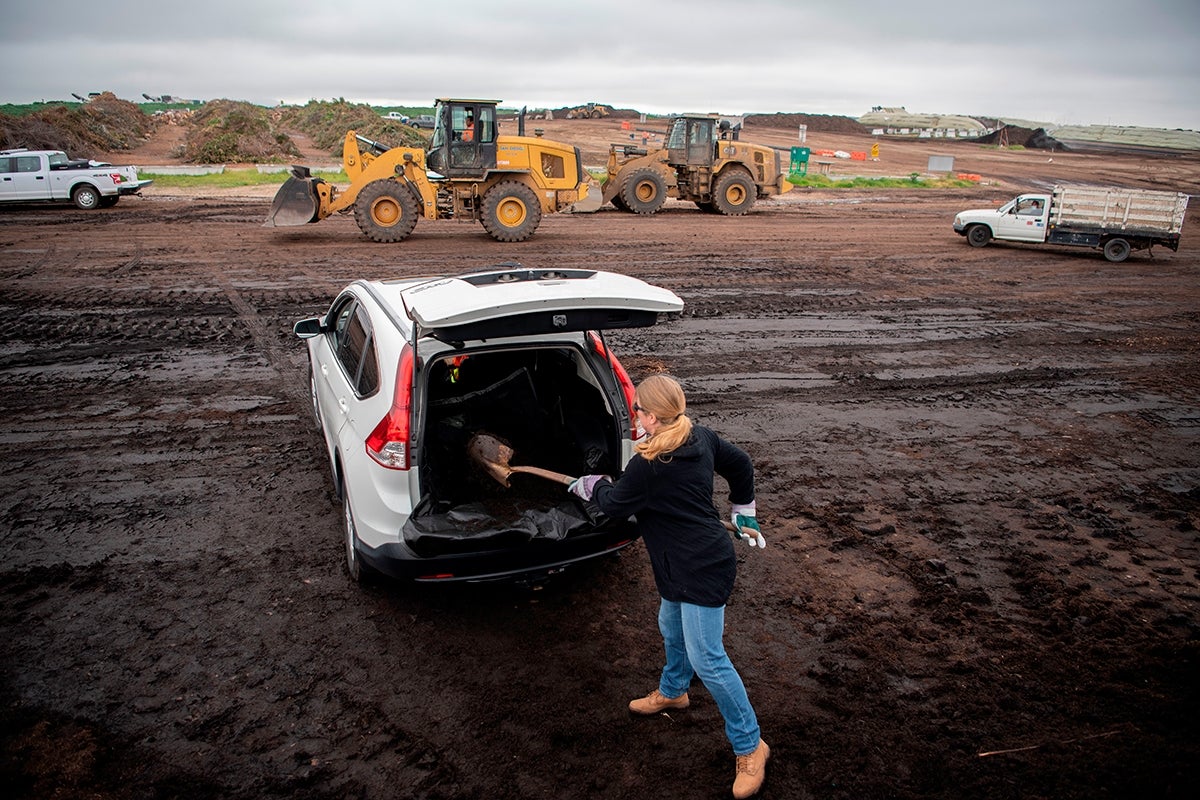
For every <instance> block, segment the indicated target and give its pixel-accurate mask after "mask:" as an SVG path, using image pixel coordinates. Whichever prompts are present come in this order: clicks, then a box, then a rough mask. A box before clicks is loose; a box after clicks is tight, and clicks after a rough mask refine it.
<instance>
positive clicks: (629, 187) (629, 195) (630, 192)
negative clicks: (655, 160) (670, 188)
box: [621, 167, 667, 215]
mask: <svg viewBox="0 0 1200 800" xmlns="http://www.w3.org/2000/svg"><path fill="white" fill-rule="evenodd" d="M621 199H622V200H623V201H625V205H626V206H628V207H629V210H630V211H632V212H633V213H634V214H647V215H648V214H654V213H657V212H658V210H659V209H660V208H662V207H663V203H665V202H667V183H666V181H664V180H663V176H662V175H661V174H659V172H658V170H656V169H651V168H649V167H642V168H641V169H635V170H634V171H633V172H631V173H629V176H628V177H627V178H625V183H624V184H622V186H621Z"/></svg>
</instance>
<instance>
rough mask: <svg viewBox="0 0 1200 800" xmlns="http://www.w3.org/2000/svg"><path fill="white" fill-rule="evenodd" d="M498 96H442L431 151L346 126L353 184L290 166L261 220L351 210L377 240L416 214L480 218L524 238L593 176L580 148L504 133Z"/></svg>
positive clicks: (280, 223)
mask: <svg viewBox="0 0 1200 800" xmlns="http://www.w3.org/2000/svg"><path fill="white" fill-rule="evenodd" d="M496 105H497V103H496V101H495V100H448V99H441V100H438V101H437V108H436V113H435V117H436V123H435V127H434V129H433V135H432V137H431V139H430V144H429V149H428V151H425V150H422V149H420V148H416V147H392V148H389V147H386V146H384V145H382V144H380V143H379V142H374V141H371V140H370V139H367V138H365V137H362V136H359V135H358V134H357V133H356V132H355V131H349V132H347V133H346V138H345V141H344V142H343V145H342V164H343V166H344V168H345V170H346V175H347V176H349V178H350V185H349V186H348V187H346V188H344V189H341V188H338V187H336V186H334V185H333V184H331V183H328V182H327V181H324V180H322V179H321V178H316V177H313V175H312V174H311V171H310V170H309V169H308V168H307V167H301V166H293V167H292V170H291V173H292V176H291V177H290V178H288V180H287V181H286V182H285V183H284V184H283V186H281V187H280V188H279V191H278V192H277V193H276V195H275V199H274V201H272V203H271V210H270V213H269V214H268V216H267V221H266V222H265V223H263V225H264V226H265V227H268V228H270V227H284V226H291V225H305V224H307V223H309V222H319V221H320V220H323V219H325V218H326V217H328V216H330V215H332V214H336V213H342V214H351V213H352V214H353V215H354V220H355V222H357V223H358V227H359V229H360V230H362V232H363V233H365V234H366V235H367V237H368V238H370V239H372V240H373V241H376V242H399V241H401V240H403V239H405V238H407V237H408V235H409V234H410V233H412V231H413V228H414V227H415V226H416V224H417V219H418V217H424V218H425V219H459V220H478V221H479V222H481V223H482V224H483V227H484V229H485V230H486V231H487V232H488V234H489V235H491V237H492V238H493V239H495V240H497V241H500V242H523V241H525V240H526V239H528V238H529V237H530V236H532V235H533V232H534V231H536V230H537V227H538V224H539V223H540V222H541V221H542V214H553V213H555V212H558V211H563V210H566V209H567V208H569V207H570V206H572V205H574V204H576V203H578V202H579V201H581V200H583V199H584V198H585V197H587V182H588V181H589V180H591V178H590V176H588V175H587V174H586V173H585V171H584V169H583V162H582V160H581V159H580V156H579V149H578V148H575V147H571V146H570V145H566V144H563V143H561V142H555V141H551V140H549V139H542V138H540V137H526V136H525V135H524V127H525V126H524V117H523V116H522V117H521V118H520V123H519V128H518V135H516V136H501V135H500V134H499V124H498V122H497V119H496Z"/></svg>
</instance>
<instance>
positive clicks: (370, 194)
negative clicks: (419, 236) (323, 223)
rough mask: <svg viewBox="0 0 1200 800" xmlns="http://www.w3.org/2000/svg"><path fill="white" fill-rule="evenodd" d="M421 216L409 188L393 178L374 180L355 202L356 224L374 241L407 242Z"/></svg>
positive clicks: (365, 187) (364, 188)
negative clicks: (418, 217)
mask: <svg viewBox="0 0 1200 800" xmlns="http://www.w3.org/2000/svg"><path fill="white" fill-rule="evenodd" d="M420 213H421V211H420V208H419V207H418V206H417V199H416V198H415V197H413V193H412V192H411V191H410V190H409V188H408V187H407V186H403V185H401V184H400V183H399V182H397V181H394V180H391V179H389V178H385V179H383V180H378V181H371V182H370V183H368V184H367V185H366V186H364V187H363V190H362V191H361V192H359V193H358V199H356V200H355V201H354V221H355V222H357V223H358V229H359V230H361V231H362V232H363V233H365V234H366V235H367V238H368V239H370V240H371V241H373V242H399V241H403V240H404V239H407V238H408V235H409V234H410V233H412V232H413V228H415V227H416V226H417V216H418V215H419V214H420Z"/></svg>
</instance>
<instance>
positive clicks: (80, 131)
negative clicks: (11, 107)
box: [0, 92, 155, 155]
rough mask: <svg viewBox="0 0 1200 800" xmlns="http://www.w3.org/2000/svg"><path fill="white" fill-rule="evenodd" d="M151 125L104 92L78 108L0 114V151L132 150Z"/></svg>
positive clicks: (133, 106)
mask: <svg viewBox="0 0 1200 800" xmlns="http://www.w3.org/2000/svg"><path fill="white" fill-rule="evenodd" d="M154 124H155V123H154V120H153V118H151V117H148V116H146V114H145V113H143V112H142V110H141V109H140V108H138V107H137V105H136V104H135V103H131V102H129V101H128V100H121V99H119V98H117V96H116V95H114V94H112V93H111V92H104V93H102V94H100V95H98V96H97V97H94V98H92V100H91V101H89V102H88V103H86V104H84V105H82V106H80V107H79V108H68V107H67V106H65V105H62V106H50V107H49V108H46V109H43V110H40V111H35V112H34V113H32V114H28V115H25V116H20V117H14V116H10V115H8V114H0V148H4V149H7V148H13V147H26V148H29V149H30V150H63V151H65V152H67V153H70V154H73V155H74V154H80V155H83V154H86V153H88V152H92V151H113V150H131V149H133V148H134V147H136V146H137V145H138V144H140V143H141V142H142V141H143V140H144V139H145V138H146V137H147V136H148V135H149V134H150V132H151V131H152V130H153V128H154Z"/></svg>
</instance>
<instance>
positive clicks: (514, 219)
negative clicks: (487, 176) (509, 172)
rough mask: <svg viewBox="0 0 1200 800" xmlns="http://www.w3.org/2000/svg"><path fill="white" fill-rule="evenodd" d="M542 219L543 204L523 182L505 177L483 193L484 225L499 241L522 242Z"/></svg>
mask: <svg viewBox="0 0 1200 800" xmlns="http://www.w3.org/2000/svg"><path fill="white" fill-rule="evenodd" d="M541 221H542V205H541V203H539V202H538V199H537V195H535V194H534V193H533V190H532V189H530V188H529V187H528V186H526V185H525V184H523V183H519V182H517V181H502V182H500V183H498V184H496V185H495V186H493V187H492V188H491V189H488V192H487V194H485V195H484V196H483V220H482V222H483V227H484V229H485V230H486V231H487V232H488V233H489V234H490V235H491V237H492V238H493V239H495V240H496V241H497V242H523V241H525V240H526V239H528V238H529V237H530V236H533V232H534V231H536V230H537V228H538V225H539V224H541Z"/></svg>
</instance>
